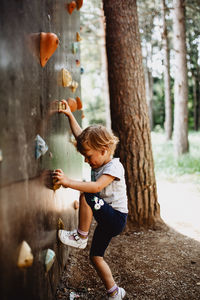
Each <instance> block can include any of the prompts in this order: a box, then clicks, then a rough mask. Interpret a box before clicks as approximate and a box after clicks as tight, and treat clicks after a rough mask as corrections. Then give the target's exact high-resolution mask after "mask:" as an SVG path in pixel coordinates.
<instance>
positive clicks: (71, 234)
mask: <svg viewBox="0 0 200 300" xmlns="http://www.w3.org/2000/svg"><path fill="white" fill-rule="evenodd" d="M92 217H93V212H92V209H91V207H90V206H89V205H88V204H87V202H86V200H85V195H84V194H81V195H80V205H79V224H78V229H77V230H74V231H67V230H59V231H58V237H59V239H60V241H61V242H62V243H63V244H64V245H67V246H72V247H75V248H81V249H84V248H85V247H86V246H87V241H88V232H89V229H90V225H91V222H92Z"/></svg>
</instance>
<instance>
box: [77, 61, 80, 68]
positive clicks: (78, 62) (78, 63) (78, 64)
mask: <svg viewBox="0 0 200 300" xmlns="http://www.w3.org/2000/svg"><path fill="white" fill-rule="evenodd" d="M76 65H77V67H79V66H80V60H79V59H76Z"/></svg>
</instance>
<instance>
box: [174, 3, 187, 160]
mask: <svg viewBox="0 0 200 300" xmlns="http://www.w3.org/2000/svg"><path fill="white" fill-rule="evenodd" d="M184 5H185V0H173V7H174V50H175V82H174V100H175V109H174V151H175V156H177V157H178V156H180V155H181V154H183V153H186V152H188V150H189V143H188V106H187V105H188V79H187V61H186V38H185V6H184Z"/></svg>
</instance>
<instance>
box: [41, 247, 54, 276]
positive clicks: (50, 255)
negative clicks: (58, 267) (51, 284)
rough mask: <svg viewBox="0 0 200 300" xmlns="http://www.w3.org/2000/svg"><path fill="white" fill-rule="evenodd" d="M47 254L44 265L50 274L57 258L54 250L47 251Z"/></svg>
mask: <svg viewBox="0 0 200 300" xmlns="http://www.w3.org/2000/svg"><path fill="white" fill-rule="evenodd" d="M45 252H46V253H45V261H44V264H45V269H46V272H49V270H50V269H51V267H52V266H53V264H54V261H55V258H56V254H55V252H54V251H53V250H52V249H47V250H46V251H45Z"/></svg>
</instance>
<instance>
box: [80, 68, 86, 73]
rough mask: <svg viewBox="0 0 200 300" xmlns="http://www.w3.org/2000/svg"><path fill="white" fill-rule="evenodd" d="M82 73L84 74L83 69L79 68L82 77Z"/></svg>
mask: <svg viewBox="0 0 200 300" xmlns="http://www.w3.org/2000/svg"><path fill="white" fill-rule="evenodd" d="M84 72H85V70H84V68H83V67H81V68H80V73H81V75H83V74H84Z"/></svg>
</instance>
